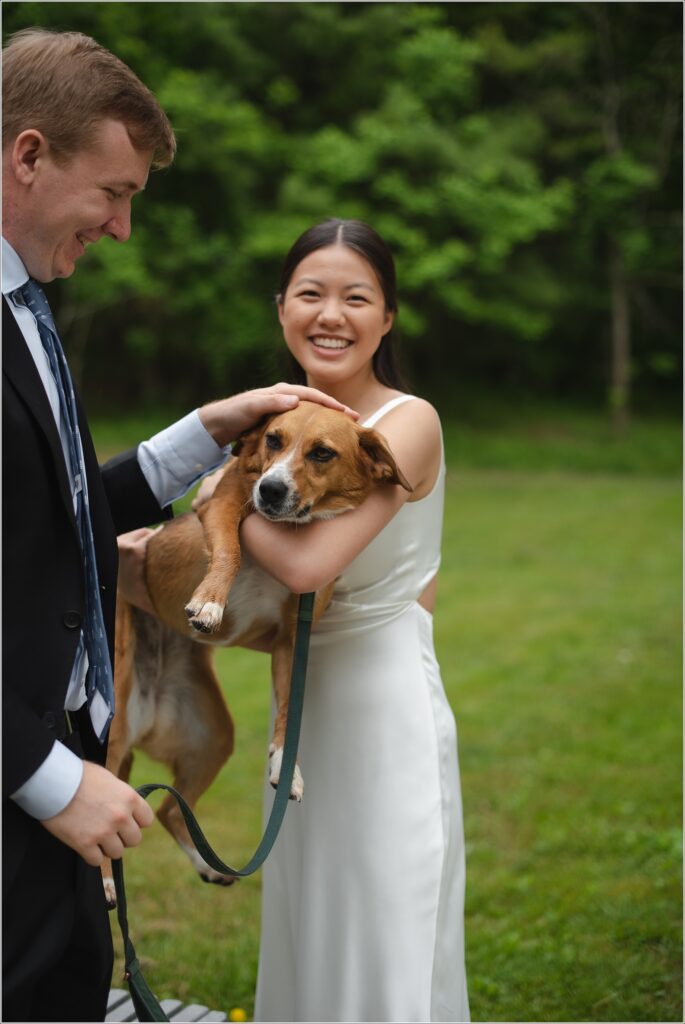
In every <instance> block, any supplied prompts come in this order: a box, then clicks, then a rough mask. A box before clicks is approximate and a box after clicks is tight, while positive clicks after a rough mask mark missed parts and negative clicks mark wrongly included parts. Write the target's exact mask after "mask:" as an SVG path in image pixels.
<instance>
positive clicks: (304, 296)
mask: <svg viewBox="0 0 685 1024" xmlns="http://www.w3.org/2000/svg"><path fill="white" fill-rule="evenodd" d="M297 297H298V299H318V297H319V293H318V292H313V291H306V292H298V293H297Z"/></svg>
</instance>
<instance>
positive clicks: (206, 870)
mask: <svg viewBox="0 0 685 1024" xmlns="http://www.w3.org/2000/svg"><path fill="white" fill-rule="evenodd" d="M179 846H180V847H181V849H182V850H184V851H185V853H186V854H187V855H188V859H189V860H190V863H191V864H192V865H193V867H194V868H195V870H196V871H197V873H198V875H199V876H200V878H201V879H202V881H203V882H211V883H212V884H213V885H233V883H234V882H237V881H238V878H236V876H235V875H222V874H220V872H218V871H215V870H214V868H210V866H209V864H208V863H207V861H206V860H205V859H204V857H202V856H201V855H200V854H199V853H198V851H197V850H196V849H195V847H194V846H188V845H187V844H186V843H179Z"/></svg>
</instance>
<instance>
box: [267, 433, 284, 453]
mask: <svg viewBox="0 0 685 1024" xmlns="http://www.w3.org/2000/svg"><path fill="white" fill-rule="evenodd" d="M266 447H267V448H270V449H271V450H272V451H274V452H280V450H281V448H282V447H283V442H282V441H281V439H280V437H279V436H278V434H267V435H266Z"/></svg>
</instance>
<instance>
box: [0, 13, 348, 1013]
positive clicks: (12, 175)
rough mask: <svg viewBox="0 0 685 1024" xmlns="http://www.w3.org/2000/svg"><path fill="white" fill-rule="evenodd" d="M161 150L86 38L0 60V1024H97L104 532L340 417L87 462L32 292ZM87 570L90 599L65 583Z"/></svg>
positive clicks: (140, 810)
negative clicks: (231, 454) (236, 452)
mask: <svg viewBox="0 0 685 1024" xmlns="http://www.w3.org/2000/svg"><path fill="white" fill-rule="evenodd" d="M174 149H175V140H174V135H173V132H172V129H171V126H170V124H169V122H168V120H167V118H166V115H165V114H164V112H163V111H162V109H161V108H160V106H159V104H158V103H157V101H156V100H155V98H154V97H153V95H152V94H151V93H150V92H149V90H148V89H147V88H146V87H145V86H144V85H143V84H142V83H141V82H140V81H139V80H138V79H137V78H136V76H135V75H134V74H133V72H132V71H130V69H129V68H127V67H126V66H125V65H124V64H122V63H121V61H119V60H118V59H117V58H116V57H114V55H112V54H111V53H109V52H108V51H106V50H104V49H103V48H102V47H100V46H99V45H98V44H97V43H95V42H94V41H93V40H92V39H89V38H88V37H85V36H82V35H79V34H78V33H50V32H44V31H42V30H28V31H26V32H22V33H18V34H17V35H16V36H15V37H14V38H13V39H12V41H11V42H10V44H9V46H8V47H7V48H6V49H5V51H4V61H3V185H4V188H3V240H2V247H3V475H4V485H3V564H4V574H3V577H4V579H3V586H4V593H3V614H4V635H3V662H4V665H3V917H4V922H3V923H4V934H3V1019H4V1020H22V1021H28V1020H33V1021H41V1020H68V1021H78V1020H89V1021H96V1020H104V1015H105V1006H106V999H107V993H108V989H109V984H110V978H111V968H112V944H111V936H110V929H109V921H108V917H107V912H106V908H105V902H104V896H103V890H102V883H101V878H100V872H99V870H98V865H99V864H100V863H101V862H102V860H103V858H104V857H105V856H106V855H107V856H110V857H115V858H116V857H120V856H121V855H122V853H123V850H124V848H125V847H128V846H133V845H136V844H137V843H139V842H140V840H141V829H142V828H145V827H146V826H148V825H150V823H151V821H152V812H151V811H150V808H149V807H148V805H147V804H146V803H145V802H144V801H143V800H142V799H141V798H140V797H139V796H138V794H137V793H136V792H135V790H133V789H132V788H131V787H129V786H128V785H126V784H125V783H123V782H121V781H120V780H119V779H117V778H115V777H114V776H113V775H112V774H111V773H109V772H108V771H107V770H106V769H105V768H104V762H105V753H106V742H105V740H106V731H107V724H108V721H107V713H108V710H110V709H109V705H108V704H107V702H106V700H105V701H104V702H103V699H102V697H101V696H100V695H99V693H98V691H97V690H96V689H95V690H94V689H93V686H92V685H91V680H92V676H91V675H90V674H91V673H92V672H94V671H95V669H94V656H93V654H92V651H93V650H94V648H92V647H91V646H90V644H91V642H92V640H93V637H92V636H91V633H92V631H93V627H92V624H91V623H92V621H93V614H92V608H93V603H95V604H100V605H101V613H100V618H99V619H98V620H97V621H98V622H100V623H101V624H102V625H103V626H104V629H105V632H106V635H107V641H108V646H109V651H110V655H111V651H112V639H113V631H114V609H115V592H116V585H117V542H116V536H117V534H118V533H122V532H124V531H129V530H133V529H134V528H137V527H142V526H144V525H146V524H151V523H155V522H158V521H160V520H161V519H164V518H167V517H168V515H169V512H168V511H167V509H168V507H169V505H170V503H171V501H173V500H174V499H175V498H176V497H179V496H180V495H181V494H182V493H184V492H185V491H186V490H187V489H188V488H189V487H190V486H191V485H192V484H193V483H194V482H195V481H196V480H197V479H199V477H201V476H202V475H204V474H205V473H206V472H209V471H210V470H211V469H213V468H215V467H216V466H217V465H218V464H219V463H220V462H221V461H223V459H224V458H225V447H226V446H227V445H228V444H229V442H230V441H232V440H234V439H235V437H236V436H237V435H238V434H239V433H240V431H241V430H244V429H246V428H247V427H249V426H251V425H252V423H254V422H255V421H256V420H258V419H259V418H260V417H261V416H262V415H264V414H265V413H269V412H278V411H283V410H284V409H286V408H291V407H292V406H294V405H296V404H297V402H298V400H299V398H308V399H310V400H312V399H313V400H318V401H324V402H326V404H329V405H333V406H334V407H337V408H341V406H339V405H338V403H334V402H332V401H331V400H329V399H327V398H326V397H325V396H323V395H321V394H320V393H318V392H313V391H311V389H308V388H296V387H293V388H289V387H287V386H285V385H276V386H275V387H274V388H268V389H264V390H260V391H254V392H245V393H244V394H241V395H237V396H233V397H232V398H228V399H223V400H221V401H218V402H213V403H211V404H209V405H207V406H204V407H203V408H202V409H200V410H196V411H195V412H193V413H190V414H189V415H188V416H187V417H185V418H184V419H183V420H181V421H179V423H177V424H173V425H172V426H171V427H169V428H168V429H167V430H166V431H162V432H161V433H160V434H158V435H156V436H155V437H154V438H151V439H150V440H149V441H147V442H145V443H144V444H141V445H140V446H138V448H136V449H134V450H132V451H130V452H127V453H124V454H123V455H122V456H119V457H117V458H116V459H114V460H112V461H111V462H109V463H108V464H107V465H106V466H104V467H102V469H101V468H100V467H99V466H98V464H97V460H96V456H95V452H94V449H93V444H92V440H91V437H90V433H89V430H88V426H87V422H86V419H85V417H84V414H83V410H82V408H81V406H80V403H79V401H78V396H76V398H75V403H76V404H75V406H74V405H73V404H72V406H69V405H68V403H67V401H66V399H65V390H66V391H67V392H68V391H69V388H70V381H69V374H68V371H66V377H64V375H63V377H62V384H61V385H60V384H59V382H58V378H59V372H56V371H55V366H56V363H55V362H54V359H55V356H54V352H53V357H52V358H53V362H52V363H51V361H50V355H49V345H48V344H47V343H46V340H45V336H44V330H45V324H46V323H47V324H48V333H49V331H50V329H52V328H51V327H50V324H51V316H50V313H49V308H48V307H47V306H45V310H46V311H47V312H46V314H45V315H44V314H42V313H39V312H38V310H39V308H40V309H43V307H42V306H40V303H41V302H43V301H44V296H42V293H41V292H40V288H39V286H38V282H46V281H52V280H53V279H55V278H58V277H68V276H69V275H71V274H72V273H73V272H74V269H75V264H76V261H77V260H78V259H79V258H80V257H81V255H82V254H83V253H84V251H85V249H86V247H87V245H89V244H93V243H95V242H97V241H99V240H100V239H101V238H102V237H104V236H105V235H106V236H109V237H110V238H113V239H115V240H116V241H119V242H125V241H126V240H127V238H128V237H129V234H130V230H131V224H130V208H131V199H132V197H133V196H134V195H135V194H136V193H137V192H140V191H141V190H142V189H143V188H144V186H145V184H146V182H147V178H148V173H149V171H150V169H151V167H152V168H156V167H163V166H166V165H168V164H169V163H170V162H171V161H172V159H173V155H174ZM27 289H29V291H27ZM36 296H39V298H37V299H36ZM36 303H38V305H36ZM52 327H53V328H54V324H52ZM55 333H56V331H55ZM57 345H58V346H59V339H57ZM65 379H66V381H67V386H66V389H65V387H64V380H65ZM60 387H61V392H60ZM65 410H66V412H65ZM74 421H76V422H77V424H78V426H77V428H74V427H73V425H72V427H71V429H70V426H69V424H70V423H71V424H73V422H74ZM79 431H80V436H81V442H82V449H83V454H82V456H81V457H78V458H77V457H75V456H74V451H75V450H76V449H75V448H74V443H73V438H74V436H76V435H77V434H78V432H79ZM70 444H71V448H70V447H69V446H70ZM77 447H78V445H77ZM83 471H84V473H85V478H86V486H85V487H84V485H83V481H82V479H81V478H82V475H83ZM84 493H87V500H86V501H85V513H84V512H83V504H82V501H83V495H84ZM77 509H78V513H77ZM84 515H85V517H87V519H89V521H90V526H91V527H92V538H93V543H87V542H86V541H85V540H84V533H83V530H84V527H83V523H84V522H85V521H87V519H86V520H84V519H83V516H84ZM77 520H78V522H77ZM89 552H90V553H91V555H89ZM93 554H94V557H92V555H93ZM93 563H95V565H96V574H95V577H94V578H95V593H96V597H95V602H93V597H92V588H91V589H90V590H89V586H88V584H87V583H86V581H85V578H84V577H85V576H86V575H87V573H90V571H91V570H90V568H89V566H92V565H93ZM84 567H85V568H86V570H87V572H84ZM97 594H99V602H98V600H97ZM102 650H104V652H105V660H106V661H107V657H106V655H107V646H106V645H104V644H103V645H102ZM107 668H108V671H109V665H108V666H107ZM103 707H104V709H105V711H104V713H103ZM103 714H104V717H103Z"/></svg>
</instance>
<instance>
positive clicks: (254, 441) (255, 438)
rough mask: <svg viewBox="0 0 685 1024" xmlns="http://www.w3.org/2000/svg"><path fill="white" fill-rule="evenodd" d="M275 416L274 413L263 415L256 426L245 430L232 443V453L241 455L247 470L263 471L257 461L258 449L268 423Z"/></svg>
mask: <svg viewBox="0 0 685 1024" xmlns="http://www.w3.org/2000/svg"><path fill="white" fill-rule="evenodd" d="M273 418H274V417H273V414H270V415H266V416H262V418H261V419H260V420H259V421H258V422H257V423H255V424H254V426H252V427H249V428H248V430H243V432H242V434H239V435H238V437H237V439H236V440H235V441H234V442H233V444H232V445H231V454H232V455H235V456H238V455H239V456H240V458H241V461H242V464H243V468H244V469H246V470H247V471H254V472H261V467H260V466H259V465H257V461H256V456H257V449H258V447H259V442H260V441H261V439H262V436H263V434H264V431H265V429H266V427H267V425H268V423H269V422H270V421H271V420H272V419H273Z"/></svg>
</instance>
